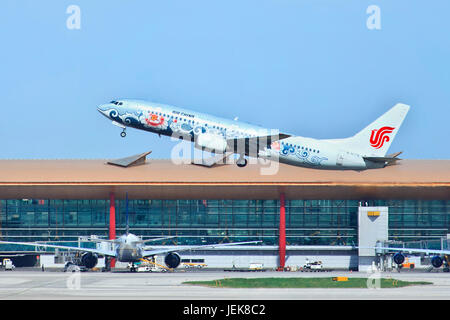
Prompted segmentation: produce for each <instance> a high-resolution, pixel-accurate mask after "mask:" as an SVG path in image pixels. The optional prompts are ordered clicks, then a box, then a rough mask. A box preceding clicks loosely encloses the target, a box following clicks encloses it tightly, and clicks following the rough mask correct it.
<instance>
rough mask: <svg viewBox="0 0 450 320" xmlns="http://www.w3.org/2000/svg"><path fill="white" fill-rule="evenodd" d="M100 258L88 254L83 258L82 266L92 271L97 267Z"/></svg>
mask: <svg viewBox="0 0 450 320" xmlns="http://www.w3.org/2000/svg"><path fill="white" fill-rule="evenodd" d="M97 262H98V256H97V255H96V254H95V253H92V252H86V253H84V254H83V255H82V256H81V264H82V265H83V266H85V267H86V268H88V269H91V268H93V267H95V266H96V265H97Z"/></svg>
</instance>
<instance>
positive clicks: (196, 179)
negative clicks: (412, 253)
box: [0, 158, 450, 199]
mask: <svg viewBox="0 0 450 320" xmlns="http://www.w3.org/2000/svg"><path fill="white" fill-rule="evenodd" d="M106 162H107V160H0V199H17V198H43V199H47V198H64V199H73V198H77V199H106V198H108V197H109V193H110V192H114V193H115V194H116V196H117V197H118V198H122V197H124V195H125V192H128V193H129V197H130V198H135V199H137V198H141V199H222V198H229V199H267V198H269V199H277V198H278V197H279V194H280V193H281V192H283V193H285V194H286V197H287V198H297V199H384V198H386V199H406V198H414V199H415V198H424V199H450V196H449V195H450V160H402V161H399V162H398V164H396V165H392V166H388V167H386V168H382V169H370V170H365V171H352V170H342V171H339V170H318V169H308V168H302V167H296V166H291V165H286V164H278V165H279V167H278V170H277V171H276V173H275V174H267V173H271V172H273V168H274V167H273V166H274V165H275V164H274V163H272V164H271V165H272V167H270V165H260V164H251V163H250V164H249V165H247V166H246V167H244V168H240V167H237V166H236V165H231V164H229V165H217V166H215V167H212V168H207V167H203V166H198V165H192V164H174V163H173V162H172V161H171V160H155V159H151V158H150V159H147V162H146V163H145V164H143V165H139V166H133V167H129V168H122V167H118V166H112V165H108V164H106ZM271 168H272V169H271Z"/></svg>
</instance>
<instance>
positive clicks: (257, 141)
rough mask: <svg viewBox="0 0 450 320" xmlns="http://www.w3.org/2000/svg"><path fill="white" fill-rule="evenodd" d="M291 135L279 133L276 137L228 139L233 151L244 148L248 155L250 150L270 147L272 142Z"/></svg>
mask: <svg viewBox="0 0 450 320" xmlns="http://www.w3.org/2000/svg"><path fill="white" fill-rule="evenodd" d="M290 136H291V135H290V134H285V133H279V134H274V135H265V136H257V137H247V138H229V139H227V144H228V146H229V147H233V150H238V149H239V148H244V147H245V149H244V150H246V154H247V151H248V150H255V151H257V150H260V149H264V148H266V147H269V146H270V145H271V144H272V142H274V141H278V140H282V139H286V138H289V137H290Z"/></svg>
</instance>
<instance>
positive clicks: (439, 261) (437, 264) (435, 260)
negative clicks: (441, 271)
mask: <svg viewBox="0 0 450 320" xmlns="http://www.w3.org/2000/svg"><path fill="white" fill-rule="evenodd" d="M443 263H444V259H442V258H441V257H440V256H434V257H433V258H431V264H432V265H433V267H435V268H440V267H441V266H442V264H443Z"/></svg>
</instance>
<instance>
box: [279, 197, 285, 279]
mask: <svg viewBox="0 0 450 320" xmlns="http://www.w3.org/2000/svg"><path fill="white" fill-rule="evenodd" d="M279 231H280V235H279V238H278V248H279V249H278V250H279V254H280V266H279V268H278V269H279V270H280V271H282V270H284V263H285V262H286V206H285V196H284V193H281V194H280V230H279Z"/></svg>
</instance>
